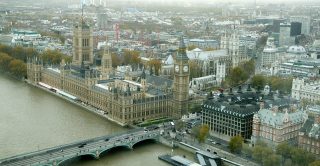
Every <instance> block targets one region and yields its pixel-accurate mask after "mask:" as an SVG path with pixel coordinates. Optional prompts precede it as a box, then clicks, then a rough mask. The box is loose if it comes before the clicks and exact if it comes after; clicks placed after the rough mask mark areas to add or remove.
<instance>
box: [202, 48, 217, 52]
mask: <svg viewBox="0 0 320 166" xmlns="http://www.w3.org/2000/svg"><path fill="white" fill-rule="evenodd" d="M204 50H205V51H214V50H216V49H215V48H212V47H208V48H206V49H204Z"/></svg>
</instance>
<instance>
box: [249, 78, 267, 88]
mask: <svg viewBox="0 0 320 166" xmlns="http://www.w3.org/2000/svg"><path fill="white" fill-rule="evenodd" d="M265 83H266V80H265V77H264V76H262V75H255V76H253V77H252V87H254V88H257V87H264V85H265Z"/></svg>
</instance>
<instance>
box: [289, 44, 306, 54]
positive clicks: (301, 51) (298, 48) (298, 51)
mask: <svg viewBox="0 0 320 166" xmlns="http://www.w3.org/2000/svg"><path fill="white" fill-rule="evenodd" d="M287 52H288V53H293V54H304V53H306V49H304V47H302V46H298V45H295V46H290V47H289V48H288V49H287Z"/></svg>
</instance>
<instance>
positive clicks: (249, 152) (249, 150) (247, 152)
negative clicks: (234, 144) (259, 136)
mask: <svg viewBox="0 0 320 166" xmlns="http://www.w3.org/2000/svg"><path fill="white" fill-rule="evenodd" d="M241 152H242V153H243V154H245V155H246V156H251V155H252V148H251V147H249V146H248V145H247V144H242V149H241Z"/></svg>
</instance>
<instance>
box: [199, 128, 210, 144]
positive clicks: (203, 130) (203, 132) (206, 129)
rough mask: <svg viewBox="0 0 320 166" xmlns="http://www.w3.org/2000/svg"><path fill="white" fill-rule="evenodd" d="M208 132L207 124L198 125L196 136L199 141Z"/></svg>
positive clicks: (203, 138) (204, 137)
mask: <svg viewBox="0 0 320 166" xmlns="http://www.w3.org/2000/svg"><path fill="white" fill-rule="evenodd" d="M208 134H209V126H208V125H206V124H205V125H202V126H201V127H200V132H199V136H198V140H199V142H204V141H205V139H206V137H207V135H208Z"/></svg>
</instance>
